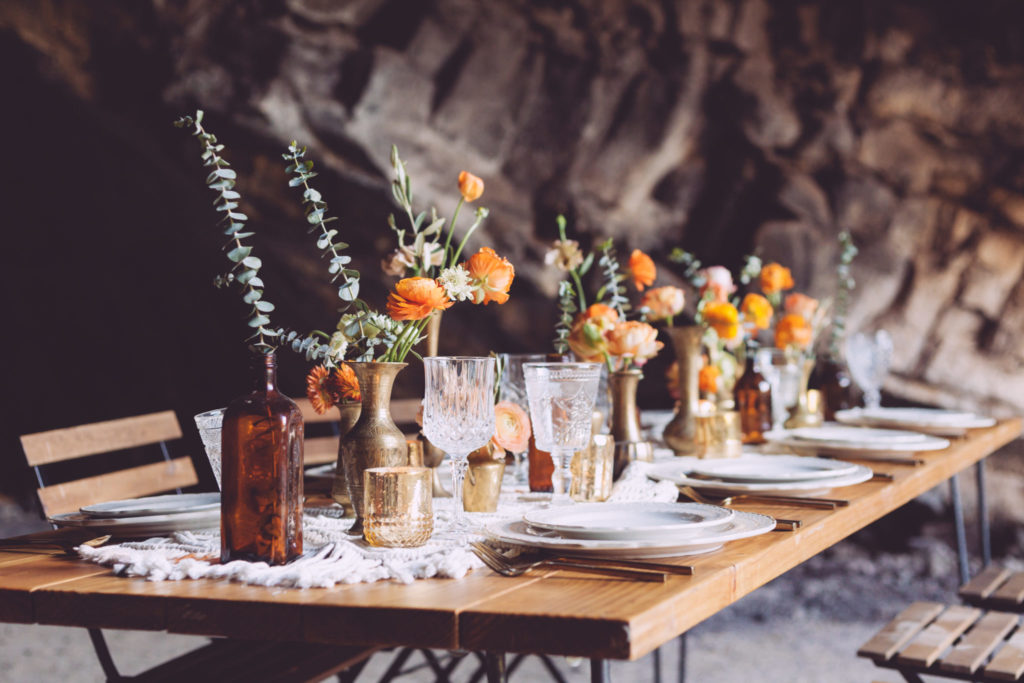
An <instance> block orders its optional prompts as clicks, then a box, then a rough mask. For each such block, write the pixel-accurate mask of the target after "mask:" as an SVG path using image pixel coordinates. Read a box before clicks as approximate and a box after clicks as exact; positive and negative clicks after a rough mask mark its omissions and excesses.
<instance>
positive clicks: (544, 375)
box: [523, 363, 601, 503]
mask: <svg viewBox="0 0 1024 683" xmlns="http://www.w3.org/2000/svg"><path fill="white" fill-rule="evenodd" d="M523 375H524V377H525V379H526V393H527V396H528V397H529V399H530V418H531V421H532V422H533V430H534V431H533V438H534V440H535V441H536V443H537V448H539V449H541V450H543V451H548V452H549V453H551V461H552V463H553V464H554V466H555V470H554V473H553V474H552V476H551V484H552V488H553V490H554V494H553V496H552V498H551V500H552V502H553V503H566V502H570V498H569V485H570V483H571V481H572V472H571V471H570V468H569V466H570V462H571V460H572V455H573V453H574V452H575V451H578V450H582V449H584V448H586V447H587V445H588V444H589V443H590V430H591V416H592V415H593V411H594V399H595V398H596V396H597V384H598V381H599V379H600V377H601V366H600V365H599V364H598V363H526V364H525V365H524V366H523Z"/></svg>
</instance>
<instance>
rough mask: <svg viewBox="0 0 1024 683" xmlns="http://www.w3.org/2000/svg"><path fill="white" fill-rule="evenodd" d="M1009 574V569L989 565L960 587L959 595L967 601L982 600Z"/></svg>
mask: <svg viewBox="0 0 1024 683" xmlns="http://www.w3.org/2000/svg"><path fill="white" fill-rule="evenodd" d="M1009 576H1010V570H1009V569H1006V568H1005V567H1000V566H999V565H995V564H992V565H989V566H988V567H985V569H983V570H982V571H981V573H980V574H978V575H977V576H975V577H974V578H973V579H971V580H970V581H968V582H967V583H965V584H964V585H963V586H962V587H961V588H960V595H961V597H963V598H964V599H965V600H967V601H968V602H977V601H979V600H984V599H985V598H987V597H988V596H990V595H992V593H993V592H994V591H995V589H996V588H998V587H999V586H1001V585H1002V584H1003V582H1004V581H1006V579H1007V578H1009Z"/></svg>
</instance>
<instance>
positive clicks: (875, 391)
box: [846, 330, 893, 408]
mask: <svg viewBox="0 0 1024 683" xmlns="http://www.w3.org/2000/svg"><path fill="white" fill-rule="evenodd" d="M892 352H893V345H892V337H891V336H889V333H888V332H886V331H885V330H878V331H877V332H875V334H874V335H873V336H868V335H866V334H864V333H863V332H858V333H857V334H855V335H853V336H852V337H848V338H847V339H846V364H847V365H848V366H849V368H850V374H851V375H852V376H853V381H854V382H856V383H857V386H859V387H860V388H861V390H862V391H863V392H864V405H865V406H866V407H868V408H877V407H878V406H879V405H880V404H881V403H882V391H881V389H882V380H884V379H885V376H886V375H887V374H888V373H889V365H890V364H891V363H892Z"/></svg>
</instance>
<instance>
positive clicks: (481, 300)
mask: <svg viewBox="0 0 1024 683" xmlns="http://www.w3.org/2000/svg"><path fill="white" fill-rule="evenodd" d="M462 267H463V268H465V269H466V270H467V271H468V272H469V278H470V282H471V283H472V285H473V289H474V292H473V303H475V304H489V303H491V302H492V301H495V302H497V303H499V304H503V303H505V302H506V301H508V290H509V287H511V286H512V280H513V279H514V278H515V276H516V270H515V268H513V267H512V264H511V263H509V262H508V259H505V258H502V257H501V256H498V254H496V253H495V251H494V250H493V249H491V248H490V247H483V248H481V249H480V251H478V252H477V253H475V254H473V255H472V256H470V257H469V260H468V261H466V262H465V263H463V264H462Z"/></svg>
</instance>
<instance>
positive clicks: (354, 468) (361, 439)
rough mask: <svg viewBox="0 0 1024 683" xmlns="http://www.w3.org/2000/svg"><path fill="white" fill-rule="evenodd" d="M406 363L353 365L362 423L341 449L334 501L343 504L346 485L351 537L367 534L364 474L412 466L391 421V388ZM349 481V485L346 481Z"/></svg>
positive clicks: (407, 450) (398, 433) (402, 440)
mask: <svg viewBox="0 0 1024 683" xmlns="http://www.w3.org/2000/svg"><path fill="white" fill-rule="evenodd" d="M405 366H406V364H405V363H377V362H367V363H352V369H353V370H355V373H356V379H358V380H359V391H360V393H361V394H362V397H363V402H362V409H361V410H360V413H359V419H358V420H356V423H355V424H354V425H353V426H352V429H351V430H350V431H349V433H348V434H346V435H345V438H343V439H342V440H341V445H340V446H339V448H338V457H339V459H340V461H341V462H340V463H339V465H340V467H339V468H338V469H339V474H338V475H335V478H334V487H333V488H332V490H331V497H333V498H334V500H335V501H337V502H339V503H342V502H343V494H344V492H345V488H346V484H347V489H348V497H349V500H350V501H351V503H352V507H353V508H355V512H356V521H355V524H353V525H352V528H351V530H350V531H349V533H351V534H362V533H363V472H364V471H365V470H366V469H367V468H370V467H400V466H404V465H408V464H409V446H408V444H406V442H405V435H404V434H402V432H401V430H400V429H398V427H396V426H395V423H394V421H393V420H392V419H391V388H392V387H393V386H394V382H395V376H396V375H397V374H398V373H399V371H400V370H401V369H402V368H404V367H405ZM346 480H347V481H346Z"/></svg>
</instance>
